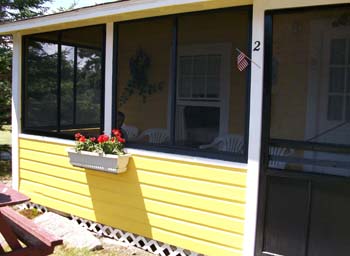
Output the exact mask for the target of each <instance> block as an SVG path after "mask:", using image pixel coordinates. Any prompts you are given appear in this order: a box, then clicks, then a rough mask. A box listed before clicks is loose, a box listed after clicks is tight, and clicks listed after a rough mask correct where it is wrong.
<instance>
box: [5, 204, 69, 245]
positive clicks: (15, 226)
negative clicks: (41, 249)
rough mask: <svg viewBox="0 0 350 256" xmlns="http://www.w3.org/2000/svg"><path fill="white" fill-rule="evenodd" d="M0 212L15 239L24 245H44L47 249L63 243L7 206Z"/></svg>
mask: <svg viewBox="0 0 350 256" xmlns="http://www.w3.org/2000/svg"><path fill="white" fill-rule="evenodd" d="M0 212H1V213H2V215H3V217H4V218H5V220H6V222H7V223H8V224H9V225H10V226H11V228H12V230H13V231H14V233H15V234H16V235H17V237H18V238H19V239H20V240H21V241H22V242H24V243H25V244H26V245H32V246H42V244H43V243H44V244H45V245H47V246H49V247H55V246H56V245H61V244H62V243H63V241H62V239H59V238H57V237H55V236H54V235H52V234H49V233H48V232H47V231H46V230H44V229H43V228H41V227H39V226H38V225H36V224H35V223H34V222H32V221H31V220H29V219H27V218H26V217H24V216H22V215H21V214H19V213H18V212H16V211H15V210H13V209H12V208H10V207H8V206H6V207H1V208H0Z"/></svg>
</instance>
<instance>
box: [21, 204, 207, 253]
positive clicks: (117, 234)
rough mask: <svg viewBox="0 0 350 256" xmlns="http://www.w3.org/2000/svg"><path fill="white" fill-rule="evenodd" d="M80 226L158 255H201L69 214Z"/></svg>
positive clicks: (45, 209) (40, 207) (22, 206)
mask: <svg viewBox="0 0 350 256" xmlns="http://www.w3.org/2000/svg"><path fill="white" fill-rule="evenodd" d="M18 207H19V208H20V209H33V208H34V209H37V210H38V211H40V212H43V213H44V212H47V211H48V209H47V208H46V207H44V206H41V205H38V204H33V203H31V202H29V203H25V204H22V205H20V206H18ZM68 218H69V219H70V220H72V221H73V222H75V223H78V224H79V225H80V226H81V227H84V228H86V229H88V230H89V231H91V232H93V233H95V234H96V235H97V236H104V237H108V238H112V239H115V240H117V241H120V242H123V243H126V244H128V245H131V246H135V247H138V248H141V249H143V250H145V251H148V252H151V253H154V254H156V255H160V256H203V254H199V253H196V252H192V251H189V250H186V249H182V248H179V247H176V246H173V245H169V244H165V243H162V242H159V241H156V240H152V239H149V238H146V237H143V236H139V235H136V234H133V233H130V232H126V231H123V230H120V229H117V228H113V227H110V226H106V225H103V224H100V223H96V222H93V221H90V220H86V219H83V218H80V217H77V216H73V215H70V216H69V217H68Z"/></svg>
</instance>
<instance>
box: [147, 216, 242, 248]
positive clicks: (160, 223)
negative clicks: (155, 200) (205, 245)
mask: <svg viewBox="0 0 350 256" xmlns="http://www.w3.org/2000/svg"><path fill="white" fill-rule="evenodd" d="M148 218H149V221H150V223H151V225H152V226H155V227H159V228H163V229H166V230H172V231H174V232H176V233H178V234H182V235H184V236H186V235H187V236H190V237H194V238H198V239H201V240H206V241H211V242H214V243H216V244H221V245H226V246H227V247H232V248H236V249H242V245H243V236H242V235H237V234H233V233H230V232H225V231H221V230H217V229H213V228H208V227H204V226H201V225H197V224H193V223H187V222H184V221H180V220H175V219H171V218H167V217H163V216H157V215H155V214H152V213H150V214H149V215H148Z"/></svg>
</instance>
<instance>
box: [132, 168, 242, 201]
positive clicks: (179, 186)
mask: <svg viewBox="0 0 350 256" xmlns="http://www.w3.org/2000/svg"><path fill="white" fill-rule="evenodd" d="M138 178H139V182H140V183H144V184H148V185H154V186H160V187H165V188H168V189H174V190H179V191H184V192H189V193H194V194H200V195H205V196H210V197H215V198H220V199H226V200H233V201H237V202H245V188H241V187H235V186H228V185H223V184H217V183H212V182H205V181H199V180H191V179H187V178H180V177H174V176H171V175H164V174H156V173H151V172H147V171H141V170H138Z"/></svg>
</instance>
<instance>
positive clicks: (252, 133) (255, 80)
mask: <svg viewBox="0 0 350 256" xmlns="http://www.w3.org/2000/svg"><path fill="white" fill-rule="evenodd" d="M263 2H264V1H263V0H255V1H254V5H253V21H252V54H251V56H252V61H254V62H255V63H257V64H258V65H259V66H260V67H258V66H257V65H254V64H252V65H251V92H250V118H249V119H250V120H249V150H248V174H247V194H246V202H247V203H246V221H245V230H244V248H243V252H244V253H243V255H244V256H253V255H254V249H255V236H256V223H257V206H258V191H259V172H260V149H261V134H262V103H263V68H264V67H263V63H264V62H263V60H264V54H263V53H264V7H263V4H264V3H263ZM258 45H259V47H256V46H258Z"/></svg>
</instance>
